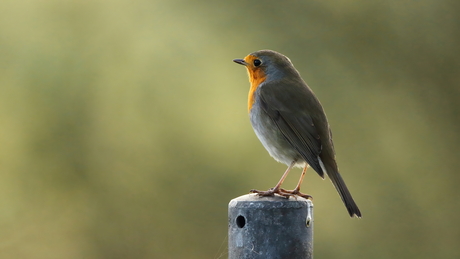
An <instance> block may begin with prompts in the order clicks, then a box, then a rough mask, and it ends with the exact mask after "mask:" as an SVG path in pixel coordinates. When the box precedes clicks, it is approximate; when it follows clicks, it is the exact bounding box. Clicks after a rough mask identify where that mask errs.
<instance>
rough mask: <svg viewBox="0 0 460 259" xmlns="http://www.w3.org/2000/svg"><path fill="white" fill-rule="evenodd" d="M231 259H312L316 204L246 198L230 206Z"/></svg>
mask: <svg viewBox="0 0 460 259" xmlns="http://www.w3.org/2000/svg"><path fill="white" fill-rule="evenodd" d="M228 221H229V224H228V225H229V226H228V254H229V256H228V258H229V259H249V258H250V259H286V258H289V259H301V258H302V259H312V258H313V203H312V202H311V201H310V200H307V199H304V198H301V197H290V198H289V199H286V198H284V197H280V196H273V197H259V196H258V195H257V194H247V195H243V196H240V197H238V198H235V199H233V200H231V201H230V203H229V204H228Z"/></svg>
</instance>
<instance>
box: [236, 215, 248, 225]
mask: <svg viewBox="0 0 460 259" xmlns="http://www.w3.org/2000/svg"><path fill="white" fill-rule="evenodd" d="M236 225H237V226H238V227H239V228H244V225H246V219H245V218H244V216H241V215H239V216H238V217H236Z"/></svg>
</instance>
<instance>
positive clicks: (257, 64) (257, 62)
mask: <svg viewBox="0 0 460 259" xmlns="http://www.w3.org/2000/svg"><path fill="white" fill-rule="evenodd" d="M260 64H262V61H260V59H254V66H255V67H258V66H260Z"/></svg>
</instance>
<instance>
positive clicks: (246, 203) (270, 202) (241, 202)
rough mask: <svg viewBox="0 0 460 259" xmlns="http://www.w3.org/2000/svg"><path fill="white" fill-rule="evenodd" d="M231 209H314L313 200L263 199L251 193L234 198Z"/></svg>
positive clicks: (272, 197) (275, 197) (295, 198)
mask: <svg viewBox="0 0 460 259" xmlns="http://www.w3.org/2000/svg"><path fill="white" fill-rule="evenodd" d="M228 206H229V207H254V206H256V207H260V208H269V207H271V208H300V207H313V203H312V202H311V200H308V199H305V198H302V197H298V196H293V197H289V198H285V197H282V196H279V195H275V196H268V197H261V196H259V195H258V194H255V193H251V194H246V195H242V196H240V197H237V198H234V199H232V200H231V201H230V203H229V205H228Z"/></svg>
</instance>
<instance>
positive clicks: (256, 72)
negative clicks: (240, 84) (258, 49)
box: [244, 55, 266, 112]
mask: <svg viewBox="0 0 460 259" xmlns="http://www.w3.org/2000/svg"><path fill="white" fill-rule="evenodd" d="M256 58H257V57H254V56H251V55H249V56H247V57H245V58H244V60H245V61H246V63H248V65H247V67H246V68H247V69H248V74H249V82H250V83H251V87H250V89H249V94H248V112H249V111H250V110H251V108H252V105H253V104H254V101H255V99H254V93H255V92H256V90H257V87H259V85H260V84H261V83H263V82H264V81H265V78H266V75H265V72H264V71H263V69H262V68H260V67H255V66H254V65H253V61H254V59H256Z"/></svg>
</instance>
